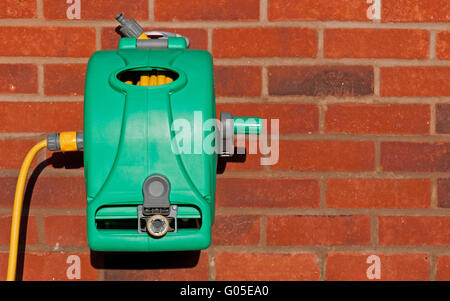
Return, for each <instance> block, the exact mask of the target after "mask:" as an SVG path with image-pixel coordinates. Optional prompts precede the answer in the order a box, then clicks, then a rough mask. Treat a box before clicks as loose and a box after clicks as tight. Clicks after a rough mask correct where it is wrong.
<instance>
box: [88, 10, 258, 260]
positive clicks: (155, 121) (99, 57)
mask: <svg viewBox="0 0 450 301" xmlns="http://www.w3.org/2000/svg"><path fill="white" fill-rule="evenodd" d="M117 19H118V20H119V22H121V24H122V27H121V32H122V34H123V35H124V37H123V38H122V39H121V40H120V43H119V49H118V50H110V51H97V52H96V53H94V54H93V55H92V57H91V58H90V60H89V64H88V68H87V74H86V85H85V100H84V166H85V179H86V194H87V203H88V205H87V232H88V244H89V246H90V248H91V249H93V250H96V251H176V250H199V249H204V248H207V247H208V246H209V245H210V243H211V226H212V224H213V222H214V212H215V210H214V207H215V206H214V204H215V189H216V172H217V162H218V158H219V157H226V156H232V155H233V152H234V141H233V139H234V138H233V137H234V134H252V133H255V134H258V133H260V132H261V129H262V122H261V119H259V118H248V117H247V118H238V117H233V116H232V115H231V114H230V113H227V112H223V113H221V122H220V123H219V124H220V126H216V127H214V126H211V123H210V124H209V126H204V124H205V121H206V120H216V107H215V94H214V74H213V62H212V57H211V55H210V54H209V53H208V52H207V51H203V50H189V49H188V45H189V40H188V39H187V38H185V37H182V36H179V35H176V34H171V33H166V32H150V33H145V35H143V30H142V28H141V27H140V26H139V25H138V24H137V23H136V22H135V21H134V20H132V19H131V20H127V19H126V18H124V17H123V15H118V16H117ZM145 36H146V37H145ZM199 116H201V121H202V123H201V124H200V126H198V123H199V120H198V119H199V118H198V117H199ZM177 121H181V122H180V124H182V125H185V127H184V128H183V130H182V131H180V128H179V127H177V126H174V125H176V124H177ZM202 124H203V126H202ZM215 124H217V122H215ZM183 131H184V133H185V134H186V133H188V134H190V138H192V139H189V140H183V139H184V137H185V136H182V135H179V134H180V133H181V132H183ZM180 137H181V138H180ZM211 137H212V139H211ZM198 139H200V140H201V141H202V142H203V145H205V143H204V142H205V141H208V142H209V144H208V143H206V145H207V146H210V147H212V149H213V150H214V151H212V152H210V151H205V147H204V146H203V147H202V148H201V151H200V152H199V151H195V149H196V148H197V147H196V146H195V145H194V144H195V141H197V140H198ZM187 141H188V142H189V141H191V143H188V142H187ZM189 149H190V150H192V151H191V152H188V151H186V150H189Z"/></svg>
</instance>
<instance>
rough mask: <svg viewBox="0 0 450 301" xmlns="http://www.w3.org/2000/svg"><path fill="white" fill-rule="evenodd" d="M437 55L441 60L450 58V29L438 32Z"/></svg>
mask: <svg viewBox="0 0 450 301" xmlns="http://www.w3.org/2000/svg"><path fill="white" fill-rule="evenodd" d="M436 56H437V57H438V58H439V59H441V60H450V31H441V32H438V33H437V36H436Z"/></svg>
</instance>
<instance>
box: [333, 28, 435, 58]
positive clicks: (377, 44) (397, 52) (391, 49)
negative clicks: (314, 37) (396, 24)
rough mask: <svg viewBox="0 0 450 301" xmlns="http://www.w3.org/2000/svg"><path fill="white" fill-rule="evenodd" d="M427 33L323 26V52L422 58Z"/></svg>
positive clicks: (336, 55) (427, 43)
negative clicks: (325, 27) (324, 27)
mask: <svg viewBox="0 0 450 301" xmlns="http://www.w3.org/2000/svg"><path fill="white" fill-rule="evenodd" d="M429 49H430V33H429V32H428V31H426V30H414V29H368V28H367V29H363V28H352V29H343V28H339V29H326V30H325V34H324V55H325V57H329V58H344V57H350V58H399V59H425V58H427V57H428V55H429Z"/></svg>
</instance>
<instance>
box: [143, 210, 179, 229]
mask: <svg viewBox="0 0 450 301" xmlns="http://www.w3.org/2000/svg"><path fill="white" fill-rule="evenodd" d="M143 209H144V206H142V205H139V206H138V207H137V211H138V232H139V233H146V232H147V227H146V224H147V220H148V219H149V218H150V216H146V215H144V213H143ZM161 215H164V216H166V218H167V220H169V222H170V221H172V220H173V224H172V225H173V227H172V226H171V223H169V230H168V231H167V232H171V233H177V232H178V222H177V217H178V206H177V205H170V207H169V213H168V214H167V215H165V214H161Z"/></svg>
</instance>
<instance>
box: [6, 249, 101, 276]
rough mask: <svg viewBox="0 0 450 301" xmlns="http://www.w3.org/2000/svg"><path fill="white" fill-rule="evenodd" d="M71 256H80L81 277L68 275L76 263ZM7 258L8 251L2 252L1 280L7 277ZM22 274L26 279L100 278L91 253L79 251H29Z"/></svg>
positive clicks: (25, 257)
mask: <svg viewBox="0 0 450 301" xmlns="http://www.w3.org/2000/svg"><path fill="white" fill-rule="evenodd" d="M70 256H78V258H79V263H80V279H69V278H68V277H67V275H68V274H69V275H72V273H71V272H72V269H71V267H72V266H73V265H74V264H75V263H76V261H74V257H70ZM7 260H8V252H0V280H5V279H6V267H7ZM75 260H77V259H75ZM18 274H19V273H18ZM21 274H23V277H22V280H24V281H73V280H82V281H83V280H84V281H88V280H89V281H92V280H97V279H98V271H97V270H96V269H94V268H93V267H92V266H91V263H90V256H89V253H79V252H64V253H52V252H43V253H38V252H29V253H28V252H27V253H25V256H24V265H23V273H21ZM19 278H20V277H19Z"/></svg>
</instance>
